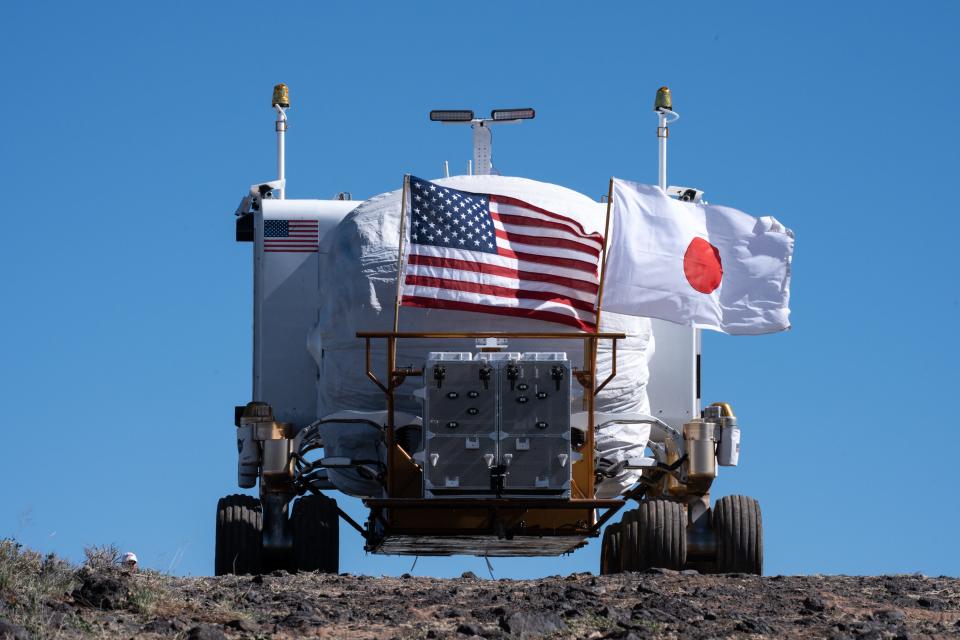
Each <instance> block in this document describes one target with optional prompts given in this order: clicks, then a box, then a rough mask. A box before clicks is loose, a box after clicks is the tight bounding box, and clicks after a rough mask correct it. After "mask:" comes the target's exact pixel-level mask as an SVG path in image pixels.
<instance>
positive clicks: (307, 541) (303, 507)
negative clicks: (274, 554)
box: [290, 495, 340, 573]
mask: <svg viewBox="0 0 960 640" xmlns="http://www.w3.org/2000/svg"><path fill="white" fill-rule="evenodd" d="M290 526H291V529H292V530H293V558H294V567H295V568H296V569H297V570H298V571H321V572H323V573H337V572H338V571H339V570H340V516H339V514H338V513H337V502H336V500H331V499H330V498H328V497H326V496H316V495H312V496H303V497H302V498H300V499H299V500H297V501H296V502H294V503H293V515H292V516H291V518H290Z"/></svg>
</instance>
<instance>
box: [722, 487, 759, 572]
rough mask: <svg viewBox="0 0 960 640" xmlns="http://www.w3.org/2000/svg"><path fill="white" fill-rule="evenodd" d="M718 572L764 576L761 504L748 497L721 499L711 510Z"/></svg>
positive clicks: (725, 497) (726, 497)
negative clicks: (715, 539)
mask: <svg viewBox="0 0 960 640" xmlns="http://www.w3.org/2000/svg"><path fill="white" fill-rule="evenodd" d="M713 533H714V535H715V536H716V538H717V562H716V571H717V572H718V573H754V574H756V575H758V576H759V575H763V519H762V518H761V516H760V504H759V503H758V502H757V501H756V500H754V499H753V498H748V497H747V496H724V497H723V498H720V499H719V500H717V503H716V505H714V507H713Z"/></svg>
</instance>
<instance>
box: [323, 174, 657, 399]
mask: <svg viewBox="0 0 960 640" xmlns="http://www.w3.org/2000/svg"><path fill="white" fill-rule="evenodd" d="M398 182H399V180H398ZM436 182H437V183H439V184H443V185H447V186H451V187H454V188H457V189H462V190H465V191H472V192H477V193H495V194H501V195H507V196H512V197H514V198H519V199H521V200H524V201H526V202H529V203H531V204H534V205H537V206H540V207H543V208H545V209H548V210H552V211H557V212H559V213H563V214H565V215H569V216H571V217H574V218H576V219H577V220H578V221H579V222H580V223H581V224H583V226H584V228H585V229H586V230H587V231H588V232H589V231H599V232H600V233H603V231H604V226H605V222H606V205H602V204H599V203H597V202H594V201H593V200H591V199H590V198H588V197H586V196H584V195H582V194H579V193H577V192H575V191H571V190H569V189H566V188H564V187H559V186H556V185H551V184H546V183H542V182H536V181H534V180H528V179H525V178H513V177H502V176H456V177H451V178H445V179H440V180H437V181H436ZM400 200H401V190H399V189H398V190H396V191H391V192H389V193H385V194H382V195H379V196H376V197H373V198H371V199H369V200H367V201H365V202H364V203H363V204H361V205H360V206H359V207H357V208H356V209H355V210H354V211H352V212H351V213H350V214H349V215H347V217H346V218H344V220H343V221H342V222H341V223H340V224H339V225H338V226H337V227H336V228H335V229H333V230H332V231H331V232H330V233H328V234H327V235H326V236H325V237H324V239H323V241H322V247H321V262H320V280H321V285H320V288H321V292H320V296H321V306H320V317H319V321H318V323H317V326H316V328H315V329H314V331H313V333H312V335H311V336H310V339H309V349H310V352H311V353H312V354H314V357H315V359H316V361H317V366H318V367H319V370H320V376H319V378H318V381H317V395H318V408H317V413H318V415H324V414H327V413H332V412H335V411H339V410H341V409H345V408H351V409H360V410H382V409H383V408H384V407H385V398H384V395H383V393H382V392H381V391H380V390H379V389H378V388H377V387H376V386H374V384H373V383H372V382H371V381H370V380H369V379H367V377H366V369H365V363H364V341H363V340H361V339H358V338H357V337H356V333H357V332H358V331H389V330H391V329H392V328H393V315H394V304H395V299H396V275H397V249H398V240H399V234H400V229H399V225H400ZM399 328H400V330H401V331H471V330H473V331H481V330H483V331H487V330H491V331H549V332H558V331H569V330H570V329H569V328H567V327H564V326H563V325H559V324H553V323H547V322H540V321H535V320H528V319H524V318H513V317H503V316H497V315H493V314H480V313H470V312H463V311H448V310H441V309H418V308H413V307H401V308H400V327H399ZM600 329H601V331H617V332H623V333H626V334H628V336H629V337H628V338H627V339H626V340H622V341H620V342H619V344H618V347H617V377H616V378H614V379H613V381H611V382H610V384H609V385H608V386H607V387H606V388H605V389H604V391H603V392H602V393H601V394H600V396H599V397H598V400H597V409H598V410H601V411H607V412H636V413H646V412H648V411H649V404H648V401H647V395H646V382H647V377H648V370H647V360H648V358H649V356H650V355H651V354H652V353H653V346H654V345H653V336H652V334H651V330H650V321H649V320H648V319H646V318H636V317H630V316H622V315H617V314H613V313H606V312H604V313H603V314H602V317H601V326H600ZM373 347H374V348H373V350H372V354H373V355H372V360H371V362H372V365H373V368H374V370H375V372H376V374H377V376H378V377H379V378H380V380H385V379H386V375H385V371H384V367H385V341H383V340H376V341H374V342H373ZM473 349H474V345H473V343H472V341H467V340H460V341H456V340H430V341H426V340H402V341H400V342H399V343H398V351H397V364H398V365H399V366H412V367H415V368H420V367H421V366H422V365H423V362H424V359H425V357H426V355H427V353H428V352H430V351H472V350H473ZM509 349H510V351H521V352H523V351H566V352H567V353H568V354H569V356H570V358H571V360H572V362H573V365H574V366H576V367H580V366H582V351H583V345H582V342H581V341H579V340H555V341H546V340H511V341H510V346H509ZM610 365H611V349H610V343H609V342H607V341H604V342H601V343H600V349H599V355H598V369H599V377H600V379H601V380H602V379H603V378H605V377H606V375H607V374H608V373H609V371H610ZM422 384H423V382H422V380H421V379H419V378H413V379H410V380H408V382H407V383H406V384H405V385H404V386H403V387H401V388H400V390H399V391H398V393H397V409H398V410H401V411H407V412H410V413H417V414H418V413H419V412H420V403H419V401H418V400H417V399H416V398H414V397H413V395H412V393H413V390H414V389H415V388H416V387H417V386H419V385H422ZM578 387H579V385H578V384H577V383H576V382H574V383H573V388H574V390H575V391H576V390H577V389H578Z"/></svg>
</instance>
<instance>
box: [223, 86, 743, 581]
mask: <svg viewBox="0 0 960 640" xmlns="http://www.w3.org/2000/svg"><path fill="white" fill-rule="evenodd" d="M661 95H662V94H658V100H660V99H661ZM667 96H668V94H667ZM288 106H289V102H288V100H287V99H286V88H285V87H284V86H283V85H278V88H277V90H276V91H275V94H274V107H275V108H276V110H277V113H278V120H277V132H278V140H279V154H278V155H279V161H278V170H279V173H280V179H279V180H278V181H275V182H271V183H265V184H262V185H254V186H253V187H252V188H251V189H250V192H249V193H248V195H247V196H246V197H244V199H243V201H242V202H241V205H240V207H239V208H238V210H237V241H240V242H250V243H252V249H253V259H254V287H253V290H254V339H253V348H254V357H253V390H252V401H251V402H250V403H248V404H247V405H245V406H239V407H237V408H236V420H235V423H236V426H237V434H238V437H237V444H238V452H239V485H240V486H241V487H242V488H252V487H254V486H256V485H257V484H258V483H259V487H260V498H259V499H256V498H253V497H252V496H247V495H232V496H228V497H225V498H223V499H221V501H220V503H219V505H218V511H217V550H216V567H215V570H216V573H217V574H218V575H219V574H225V573H254V572H260V571H263V570H270V569H271V568H288V569H300V570H321V571H328V572H336V571H337V570H338V555H339V534H338V517H343V518H344V519H345V520H346V521H347V522H349V523H350V524H351V525H352V526H353V527H354V528H356V529H357V530H358V532H359V533H360V534H361V535H362V536H363V538H364V540H365V546H366V548H367V549H368V550H369V551H371V552H374V553H391V554H410V555H450V554H456V553H468V554H476V555H485V556H498V555H501V556H502V555H557V554H562V553H566V552H570V551H572V550H574V549H576V548H578V547H580V546H582V545H583V544H585V543H586V541H587V539H588V538H590V537H593V536H597V535H599V533H600V531H601V527H602V525H603V524H604V523H606V522H607V521H608V520H609V519H610V518H611V517H612V516H613V515H614V514H615V513H617V512H618V510H619V509H620V508H622V507H623V506H624V505H625V504H626V502H627V501H628V500H630V499H633V500H636V501H637V502H638V503H639V508H637V509H634V510H632V511H628V512H627V513H626V514H625V516H624V517H623V519H622V521H621V522H620V523H617V524H612V525H610V526H608V527H607V528H606V529H605V530H604V538H603V550H602V559H601V571H602V572H604V573H612V572H617V571H622V570H639V569H643V568H646V567H650V566H663V567H671V568H676V569H680V568H684V567H688V566H692V567H697V568H700V569H706V570H714V571H736V572H752V573H760V572H761V571H762V526H761V522H760V512H759V506H758V505H757V504H756V501H755V500H753V499H751V498H745V497H742V496H733V497H728V498H723V499H721V500H720V501H718V502H717V505H716V506H715V507H714V508H711V503H710V496H709V488H710V484H711V482H712V480H713V478H714V477H715V475H716V469H717V464H718V463H719V464H721V465H727V466H733V465H736V463H737V459H738V455H739V428H738V427H737V424H736V418H735V417H734V416H733V412H732V410H731V409H730V407H729V405H726V404H717V405H711V406H710V407H707V408H706V409H705V410H703V411H701V408H700V398H699V335H698V333H697V332H696V331H695V330H693V329H691V328H689V327H682V326H679V325H674V324H671V323H668V322H664V321H659V320H649V319H645V318H630V317H625V316H615V315H613V314H604V315H603V316H602V321H601V325H600V327H599V333H598V334H595V335H593V336H590V335H589V334H583V333H576V332H571V331H569V330H568V331H562V330H561V327H560V325H551V324H548V323H544V322H539V321H532V320H527V319H518V318H510V317H501V316H497V315H491V314H475V313H468V312H456V311H446V310H424V309H408V308H403V309H402V310H401V311H400V314H399V325H398V326H397V327H394V302H395V291H396V288H395V287H396V285H395V282H396V274H397V268H396V263H397V250H398V244H399V237H400V233H399V230H398V221H399V219H400V194H399V191H394V192H390V193H387V194H383V195H381V196H377V197H375V198H371V199H370V200H368V201H356V200H351V199H350V198H349V196H346V195H344V194H342V195H341V197H340V198H339V199H336V200H288V199H286V198H285V197H284V193H283V191H284V188H285V183H284V159H283V151H284V149H283V145H284V133H285V130H286V114H285V109H286V107H288ZM669 107H670V105H669V103H666V104H661V103H659V102H658V111H657V112H658V115H659V117H660V119H661V132H662V133H663V137H661V169H662V170H661V180H662V181H664V182H665V168H664V167H665V150H666V148H665V144H666V142H665V140H666V138H665V132H666V123H667V117H668V115H669V114H671V113H672V112H671V111H670V110H669ZM528 112H529V115H527V114H528ZM437 113H440V116H439V117H437V118H434V117H433V116H434V114H437ZM467 113H469V118H467V117H465V115H464V112H434V114H431V118H432V119H445V117H444V115H445V114H447V115H449V114H453V115H452V116H450V119H453V120H455V121H461V122H464V123H468V124H471V125H472V127H473V129H474V159H473V163H474V167H475V169H476V174H475V175H468V176H454V177H447V178H444V179H440V180H438V181H437V183H438V184H441V185H445V186H449V187H451V188H456V189H460V190H464V191H471V192H475V193H500V194H503V195H510V196H513V197H517V198H520V199H523V200H525V201H528V202H531V203H533V204H537V199H538V198H539V199H541V200H544V199H545V200H546V201H547V202H559V201H563V202H565V203H569V204H571V205H572V206H573V207H574V208H575V209H576V210H577V211H581V212H584V213H583V214H582V215H583V216H584V219H583V220H581V222H582V223H584V224H585V225H587V226H590V225H593V226H594V227H597V225H600V226H599V230H600V231H603V227H602V223H603V221H604V219H605V217H606V205H605V204H602V203H597V202H595V201H591V200H590V199H589V198H587V197H586V196H582V195H580V194H577V193H575V192H572V191H570V190H568V189H565V188H563V187H558V186H555V185H548V184H544V183H538V182H534V181H531V180H525V179H522V178H505V177H501V176H496V175H490V169H491V168H492V166H491V162H490V146H489V143H490V137H489V126H490V125H491V124H495V123H497V122H499V121H504V120H507V121H510V120H515V119H517V118H524V117H532V110H516V111H513V112H509V113H507V114H506V115H507V116H508V117H507V118H504V119H502V118H499V117H497V113H498V112H494V114H493V117H492V118H491V119H476V118H473V114H472V112H467ZM499 113H500V114H504V112H499ZM514 116H516V118H515V117H514ZM671 192H672V193H674V194H675V195H678V196H680V197H687V198H699V197H700V193H699V192H697V191H695V190H690V189H685V188H671ZM358 334H360V335H358ZM384 360H386V367H385V368H384V366H383V363H384ZM320 452H322V453H320ZM318 454H319V455H318ZM331 491H341V492H344V493H347V494H349V495H354V496H358V497H361V498H362V499H363V500H364V502H365V504H366V505H367V506H368V507H369V508H370V517H369V520H368V522H367V523H366V524H365V526H361V525H359V524H358V523H356V522H354V521H353V520H351V519H350V518H349V517H348V516H347V515H346V514H345V513H344V512H343V511H342V510H340V509H338V507H337V506H336V502H335V501H334V500H332V499H330V498H329V497H327V496H326V495H325V492H331ZM298 496H300V497H298ZM291 503H292V510H291ZM291 511H292V512H291Z"/></svg>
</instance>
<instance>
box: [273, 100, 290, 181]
mask: <svg viewBox="0 0 960 640" xmlns="http://www.w3.org/2000/svg"><path fill="white" fill-rule="evenodd" d="M274 108H275V109H276V110H277V180H279V181H280V200H286V199H287V177H286V175H287V166H286V153H287V149H286V140H285V139H284V137H285V134H286V132H287V112H286V111H285V110H284V108H283V107H281V106H280V105H274Z"/></svg>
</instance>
